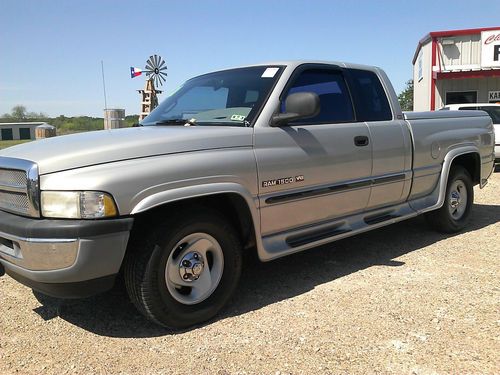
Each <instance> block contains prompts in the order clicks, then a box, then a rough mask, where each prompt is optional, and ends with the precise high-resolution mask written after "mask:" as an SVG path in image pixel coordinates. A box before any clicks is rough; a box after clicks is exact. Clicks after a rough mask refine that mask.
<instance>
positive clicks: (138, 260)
mask: <svg viewBox="0 0 500 375" xmlns="http://www.w3.org/2000/svg"><path fill="white" fill-rule="evenodd" d="M181 215H182V217H181V218H172V219H168V220H165V221H164V222H162V223H160V224H159V225H157V226H156V227H154V228H152V229H151V230H149V231H146V232H140V233H136V235H135V237H134V238H132V239H131V244H130V247H129V249H128V252H127V257H126V259H125V263H124V278H125V285H126V288H127V292H128V294H129V296H130V299H131V300H132V302H133V303H134V305H135V306H136V307H137V309H138V310H139V311H140V312H141V313H142V314H143V315H144V316H146V317H147V318H148V319H150V320H152V321H153V322H155V323H158V324H160V325H162V326H165V327H168V328H174V329H180V328H186V327H189V326H192V325H195V324H198V323H202V322H204V321H206V320H208V319H211V318H212V317H214V316H215V315H216V314H217V313H218V312H219V311H220V309H221V308H222V307H223V306H224V305H225V304H226V302H227V301H228V300H229V298H230V297H231V295H232V294H233V292H234V290H235V288H236V286H237V284H238V281H239V278H240V274H241V267H242V248H241V243H240V240H239V238H238V236H237V235H236V232H235V230H234V228H233V227H232V226H231V225H230V224H229V223H228V222H227V220H226V219H225V218H224V217H223V216H222V215H220V214H219V213H218V212H216V211H212V210H203V212H196V211H189V212H182V214H181ZM197 233H204V234H206V235H208V236H211V237H212V238H213V239H215V240H216V241H217V242H218V244H219V245H220V249H221V250H222V254H223V267H222V266H221V267H220V269H222V275H221V276H220V281H219V282H218V284H217V286H216V287H215V290H213V291H212V292H211V294H210V295H209V296H208V297H206V299H204V300H202V301H200V302H199V303H194V304H185V303H181V302H179V301H178V300H177V299H176V298H174V295H173V294H172V293H171V292H170V291H169V289H168V288H169V287H168V286H167V278H166V267H167V261H168V262H174V261H173V260H169V259H174V258H173V257H174V256H175V253H174V254H172V253H173V252H174V251H176V252H179V249H180V248H181V247H182V246H183V245H181V246H177V247H176V245H178V243H179V241H181V240H183V239H184V238H186V237H188V236H190V235H192V234H197ZM220 249H219V253H218V254H220ZM171 254H172V258H169V257H170V256H171ZM207 254H208V252H207ZM218 256H219V255H218ZM219 257H220V256H219ZM175 259H177V258H175ZM176 261H177V263H175V264H179V261H178V260H176ZM205 263H206V264H207V266H208V261H205ZM169 264H172V263H169ZM179 267H180V265H179ZM204 270H205V269H204ZM181 289H182V287H181V288H180V289H179V291H181ZM187 289H189V288H187ZM179 293H180V292H179ZM183 293H184V292H183ZM189 293H191V292H189ZM189 293H187V294H186V295H189ZM174 294H176V295H177V298H179V294H177V293H176V291H174Z"/></svg>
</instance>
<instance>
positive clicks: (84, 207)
mask: <svg viewBox="0 0 500 375" xmlns="http://www.w3.org/2000/svg"><path fill="white" fill-rule="evenodd" d="M41 203H42V204H41V206H42V215H43V216H44V217H53V218H59V219H101V218H106V217H113V216H116V215H117V214H118V210H117V209H116V205H115V201H114V200H113V198H112V197H111V196H110V195H109V194H106V193H101V192H98V191H42V197H41Z"/></svg>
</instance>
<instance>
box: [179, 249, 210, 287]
mask: <svg viewBox="0 0 500 375" xmlns="http://www.w3.org/2000/svg"><path fill="white" fill-rule="evenodd" d="M204 267H205V262H204V261H203V257H202V256H201V254H200V253H198V252H196V251H193V252H190V253H187V254H186V255H184V257H182V259H181V261H180V263H179V274H180V275H181V278H182V279H183V280H185V281H196V280H198V279H199V277H200V275H201V273H202V272H203V269H204Z"/></svg>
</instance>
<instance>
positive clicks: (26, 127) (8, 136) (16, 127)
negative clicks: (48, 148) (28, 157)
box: [0, 122, 48, 141]
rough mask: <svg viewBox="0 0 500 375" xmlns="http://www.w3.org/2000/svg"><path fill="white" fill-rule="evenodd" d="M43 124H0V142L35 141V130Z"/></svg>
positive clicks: (43, 123)
mask: <svg viewBox="0 0 500 375" xmlns="http://www.w3.org/2000/svg"><path fill="white" fill-rule="evenodd" d="M40 125H48V124H47V123H45V122H3V123H0V141H10V140H19V139H35V129H36V128H37V126H40Z"/></svg>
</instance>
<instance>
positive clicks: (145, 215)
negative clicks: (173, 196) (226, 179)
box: [131, 193, 255, 249]
mask: <svg viewBox="0 0 500 375" xmlns="http://www.w3.org/2000/svg"><path fill="white" fill-rule="evenodd" d="M193 207H196V208H199V209H203V208H210V209H213V210H216V211H219V212H220V213H221V214H222V215H224V216H225V217H226V218H227V219H228V221H229V222H230V223H231V224H233V226H234V227H235V229H236V231H237V233H238V234H239V236H240V239H241V241H242V244H243V248H244V249H248V248H253V247H254V246H255V228H254V222H253V220H252V214H251V212H250V208H249V207H248V204H247V202H246V201H245V199H244V198H243V197H242V196H241V195H239V194H236V193H220V194H213V195H208V196H203V197H196V198H187V199H184V200H180V201H175V202H170V203H166V204H164V205H161V206H158V207H155V208H152V209H150V210H148V211H145V212H141V213H138V214H136V215H134V218H135V220H134V227H133V228H132V234H131V235H132V236H134V233H135V232H142V230H144V229H145V228H148V227H150V226H151V224H153V223H156V222H157V221H158V220H161V219H164V218H165V217H166V216H167V215H172V213H173V214H175V215H178V214H180V213H182V211H183V210H186V209H188V208H189V209H192V208H193Z"/></svg>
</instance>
